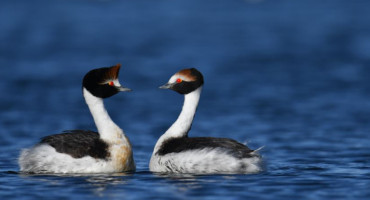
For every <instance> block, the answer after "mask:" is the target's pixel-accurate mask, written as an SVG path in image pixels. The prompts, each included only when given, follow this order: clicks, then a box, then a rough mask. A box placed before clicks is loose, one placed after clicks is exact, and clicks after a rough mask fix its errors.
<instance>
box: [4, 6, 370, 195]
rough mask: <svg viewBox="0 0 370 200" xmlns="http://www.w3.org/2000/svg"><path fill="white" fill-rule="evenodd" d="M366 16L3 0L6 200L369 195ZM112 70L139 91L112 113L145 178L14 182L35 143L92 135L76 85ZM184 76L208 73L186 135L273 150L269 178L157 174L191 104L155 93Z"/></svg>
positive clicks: (348, 11)
mask: <svg viewBox="0 0 370 200" xmlns="http://www.w3.org/2000/svg"><path fill="white" fill-rule="evenodd" d="M369 8H370V2H369V1H365V0H358V1H346V0H335V1H334V0H325V1H310V0H301V1H294V0H228V1H221V0H213V1H196V0H187V1H179V0H167V1H150V0H146V1H141V0H138V1H119V0H49V1H46V0H45V1H41V0H32V1H29V0H16V1H14V0H2V1H1V2H0V81H1V84H0V94H1V97H0V111H1V112H0V137H1V139H0V170H1V171H0V173H1V177H0V196H1V197H2V198H6V199H9V198H17V199H26V198H42V197H53V198H100V197H109V198H112V199H122V198H124V199H148V198H151V197H158V198H162V199H172V198H176V199H192V198H193V199H200V198H203V199H215V198H222V199H247V198H254V199H329V198H330V199H364V198H368V197H369V196H370V192H369V190H368V188H370V181H369V178H370V169H369V164H370V147H369V139H370V134H369V131H370V125H369V124H370V123H369V122H370V119H369V116H370V81H369V75H370V68H369V64H370V26H369V22H370V12H369ZM116 63H122V65H123V67H122V69H121V73H120V80H121V83H123V84H124V85H126V86H127V87H130V88H132V89H133V90H134V92H132V93H123V94H118V95H116V96H114V97H112V98H110V99H107V100H106V106H107V109H108V111H109V113H110V115H111V116H112V118H113V120H114V121H115V122H116V123H117V124H119V125H120V126H121V127H122V128H123V129H124V130H125V132H126V134H127V135H128V137H129V138H130V140H131V141H132V143H133V148H134V155H135V159H136V163H137V173H134V174H110V175H94V176H93V175H91V176H24V175H19V174H17V173H14V172H17V171H18V170H19V168H18V165H17V156H18V155H19V151H20V149H22V148H25V147H30V146H32V145H33V144H35V143H36V142H37V141H38V139H39V138H40V137H43V136H46V135H49V134H54V133H59V132H61V131H63V130H68V129H91V130H95V126H94V123H93V121H92V118H91V116H90V114H89V112H88V109H87V106H86V105H85V102H84V100H83V98H82V95H81V80H82V77H83V76H84V75H85V73H86V72H88V71H89V70H91V69H93V68H98V67H104V66H110V65H114V64H116ZM185 67H196V68H198V69H199V70H200V71H201V72H202V73H203V74H204V76H205V86H204V90H203V94H202V98H201V101H200V104H199V108H198V112H197V115H196V118H195V121H194V124H193V127H192V131H191V132H190V136H215V137H229V138H233V139H236V140H238V141H241V142H248V145H249V146H250V147H251V148H254V149H255V148H258V147H260V146H265V148H264V150H263V151H262V152H261V153H262V155H263V156H264V159H265V161H266V171H265V172H263V173H260V174H256V175H227V176H190V175H189V176H158V175H155V174H152V173H150V172H149V171H148V163H149V159H150V155H151V153H152V149H153V147H154V144H155V142H156V140H157V139H158V137H159V136H160V135H161V134H162V133H164V132H165V131H166V129H167V128H168V127H169V126H170V125H171V123H172V122H173V121H174V120H175V119H176V117H177V115H178V113H179V112H180V109H181V105H182V97H181V95H178V94H176V93H174V92H170V91H162V90H159V89H157V88H158V86H160V85H161V84H164V83H165V82H167V80H168V79H169V77H170V76H171V75H172V74H173V73H175V72H176V71H178V70H180V69H182V68H185Z"/></svg>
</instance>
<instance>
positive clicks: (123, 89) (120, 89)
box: [117, 86, 132, 92]
mask: <svg viewBox="0 0 370 200" xmlns="http://www.w3.org/2000/svg"><path fill="white" fill-rule="evenodd" d="M117 89H118V91H120V92H131V91H132V90H131V89H130V88H127V87H124V86H119V87H117Z"/></svg>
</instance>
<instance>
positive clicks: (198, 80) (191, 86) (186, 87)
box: [171, 68, 204, 94]
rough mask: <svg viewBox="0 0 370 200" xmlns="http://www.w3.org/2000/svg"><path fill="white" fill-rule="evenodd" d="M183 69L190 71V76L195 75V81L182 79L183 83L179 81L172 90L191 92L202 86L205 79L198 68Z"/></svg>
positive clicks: (184, 92)
mask: <svg viewBox="0 0 370 200" xmlns="http://www.w3.org/2000/svg"><path fill="white" fill-rule="evenodd" d="M182 71H186V72H187V73H189V72H190V74H189V75H188V76H191V77H194V78H195V80H194V81H182V82H181V83H177V84H175V85H173V86H172V87H171V89H172V90H174V91H176V92H178V93H180V94H189V93H190V92H192V91H194V90H196V89H198V88H199V87H200V86H202V85H203V84H204V79H203V75H202V73H200V72H199V71H198V70H197V69H195V68H191V69H185V70H182Z"/></svg>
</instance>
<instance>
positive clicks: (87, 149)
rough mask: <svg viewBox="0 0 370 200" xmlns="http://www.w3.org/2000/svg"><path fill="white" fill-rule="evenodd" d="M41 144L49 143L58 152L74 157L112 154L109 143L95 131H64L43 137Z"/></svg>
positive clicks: (103, 157) (105, 156)
mask: <svg viewBox="0 0 370 200" xmlns="http://www.w3.org/2000/svg"><path fill="white" fill-rule="evenodd" d="M40 144H49V145H50V146H52V147H54V148H55V150H56V151H57V152H59V153H66V154H69V155H71V156H72V157H74V158H82V157H84V156H91V157H93V158H100V159H107V158H109V156H110V154H109V151H108V144H107V143H105V142H104V141H102V140H101V139H100V137H99V133H97V132H93V131H84V130H69V131H64V132H63V133H61V134H56V135H49V136H46V137H44V138H42V139H41V141H40Z"/></svg>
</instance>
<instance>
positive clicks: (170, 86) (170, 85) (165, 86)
mask: <svg viewBox="0 0 370 200" xmlns="http://www.w3.org/2000/svg"><path fill="white" fill-rule="evenodd" d="M172 86H173V84H170V83H166V84H164V85H162V86H161V87H159V89H171V88H172Z"/></svg>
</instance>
